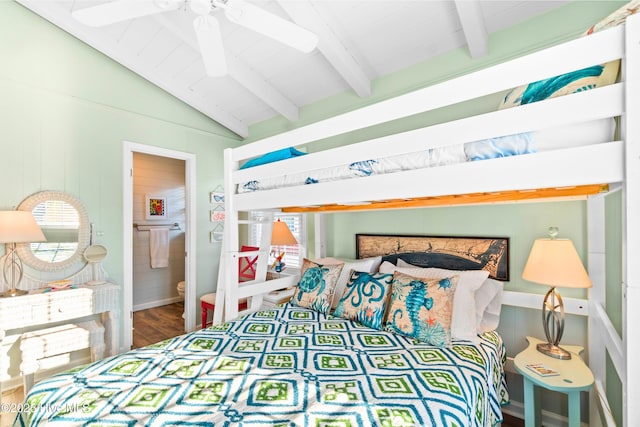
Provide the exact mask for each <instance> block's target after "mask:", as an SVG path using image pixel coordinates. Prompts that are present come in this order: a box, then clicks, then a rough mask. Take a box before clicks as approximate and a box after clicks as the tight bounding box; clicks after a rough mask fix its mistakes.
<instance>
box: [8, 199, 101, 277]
mask: <svg viewBox="0 0 640 427" xmlns="http://www.w3.org/2000/svg"><path fill="white" fill-rule="evenodd" d="M47 200H61V201H63V202H67V203H69V204H70V205H71V206H73V207H74V208H75V209H76V210H77V211H78V217H79V219H80V227H79V229H78V247H77V249H76V251H75V252H74V254H73V255H72V256H70V257H69V258H67V259H65V260H64V261H60V262H47V261H44V260H41V259H40V258H38V257H36V256H35V255H34V254H33V252H31V246H30V245H31V244H30V243H18V244H17V245H16V251H17V253H18V256H19V257H20V259H21V260H22V262H23V263H24V264H26V265H28V266H29V267H31V268H33V269H35V270H38V271H44V272H54V271H60V270H64V269H66V268H69V267H71V266H72V265H74V264H75V263H76V262H78V261H81V260H83V255H82V254H83V253H84V250H85V249H86V248H87V247H88V246H89V241H90V237H91V236H90V234H91V233H90V228H91V227H90V224H89V215H88V214H87V211H86V209H85V208H84V205H83V204H82V202H80V200H78V199H77V198H75V197H73V196H72V195H70V194H69V193H65V192H63V191H55V190H45V191H40V192H38V193H34V194H32V195H30V196H28V197H26V198H25V199H24V200H23V201H22V202H20V205H18V208H17V210H20V211H28V212H32V211H33V209H34V208H35V207H36V206H38V205H39V204H40V203H42V202H45V201H47Z"/></svg>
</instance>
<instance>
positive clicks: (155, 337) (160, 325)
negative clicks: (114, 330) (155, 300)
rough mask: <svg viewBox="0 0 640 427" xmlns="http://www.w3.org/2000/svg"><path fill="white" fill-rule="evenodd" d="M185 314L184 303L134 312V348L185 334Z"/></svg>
mask: <svg viewBox="0 0 640 427" xmlns="http://www.w3.org/2000/svg"><path fill="white" fill-rule="evenodd" d="M183 312H184V303H182V302H176V303H174V304H169V305H163V306H161V307H154V308H149V309H147V310H140V311H136V312H134V313H133V344H132V348H140V347H144V346H145V345H149V344H154V343H157V342H159V341H162V340H166V339H167V338H172V337H175V336H178V335H182V334H184V332H185V331H184V319H183V318H182V313H183Z"/></svg>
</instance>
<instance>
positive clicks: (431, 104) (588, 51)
mask: <svg viewBox="0 0 640 427" xmlns="http://www.w3.org/2000/svg"><path fill="white" fill-rule="evenodd" d="M620 58H621V59H622V76H623V78H622V82H621V83H617V84H615V85H611V86H607V87H604V88H599V89H594V90H590V91H587V92H583V93H579V94H575V95H569V96H564V97H559V98H555V99H551V100H547V101H541V102H538V103H534V104H529V105H525V106H521V107H517V108H511V109H507V110H501V111H495V112H491V113H487V114H482V115H480V116H475V117H469V118H465V119H461V120H455V121H453V122H448V123H443V124H438V125H434V126H430V127H426V128H422V129H418V130H414V131H408V132H403V133H399V134H395V135H390V136H385V137H381V138H376V139H373V140H370V141H365V142H361V143H356V144H352V145H348V146H343V147H339V148H334V149H330V150H326V151H321V152H317V153H311V154H309V155H306V156H302V157H297V158H294V159H288V160H284V161H281V162H277V163H272V164H267V165H263V166H258V167H253V168H250V169H246V170H239V165H240V164H241V162H243V161H244V160H246V159H249V158H252V157H255V156H258V155H262V154H264V153H267V152H270V151H273V150H277V149H281V148H286V147H290V146H300V145H303V144H306V143H309V142H313V141H317V140H320V139H324V138H328V137H331V136H334V135H339V134H343V133H345V132H349V131H352V130H356V129H361V128H366V127H369V126H373V125H376V124H379V123H384V122H388V121H390V120H394V119H398V118H402V117H407V116H410V115H413V114H417V113H421V112H424V111H429V110H434V109H438V108H441V107H445V106H448V105H452V104H455V103H458V102H462V101H466V100H470V99H474V98H478V97H481V96H484V95H488V94H492V93H499V92H502V91H505V90H508V89H510V88H513V87H516V86H519V85H522V84H526V83H529V82H532V81H538V80H541V79H544V78H548V77H552V76H555V75H558V74H562V73H565V72H569V71H572V70H576V69H580V68H584V67H588V66H591V65H593V64H601V63H605V62H608V61H611V60H615V59H620ZM618 116H619V117H621V119H620V126H619V135H620V140H619V141H612V142H608V143H604V144H596V145H590V146H584V147H575V148H569V149H563V150H556V151H553V152H541V153H536V154H529V155H524V156H516V157H508V158H501V159H495V160H484V161H477V162H469V163H464V164H456V165H450V166H444V167H438V168H431V169H421V170H412V171H406V172H398V173H393V174H389V175H378V176H370V177H366V178H356V179H349V180H343V181H337V182H327V183H319V184H314V185H308V186H298V187H289V188H284V189H276V190H265V191H257V192H252V193H243V194H236V193H235V189H236V187H237V185H238V184H239V183H241V182H244V181H248V180H250V179H260V178H266V177H270V176H278V175H283V173H284V171H286V173H295V172H299V171H306V170H311V169H317V165H323V166H327V167H329V166H334V165H338V164H345V163H351V162H353V161H359V160H364V159H363V157H365V159H370V158H376V157H384V156H392V155H398V154H403V153H409V152H412V151H418V150H424V149H425V148H429V147H431V146H434V145H433V144H430V143H429V142H427V143H425V142H424V141H447V142H446V144H452V145H453V144H459V143H463V142H467V141H476V140H480V139H485V138H489V137H492V136H501V135H510V134H515V133H520V132H525V131H532V130H537V129H542V128H545V127H553V126H558V125H562V124H569V123H578V122H582V121H587V120H595V119H600V118H605V117H618ZM628 117H635V118H636V119H635V120H628V119H627V118H628ZM638 117H640V16H632V17H630V18H628V20H627V23H626V25H622V26H618V27H616V28H613V29H609V30H606V31H602V32H599V33H596V34H592V35H590V36H588V37H582V38H580V39H577V40H574V41H571V42H568V43H564V44H561V45H558V46H555V47H551V48H549V49H545V50H542V51H539V52H536V53H532V54H530V55H526V56H524V57H521V58H518V59H514V60H511V61H508V62H505V63H502V64H498V65H495V66H492V67H490V68H487V69H483V70H480V71H477V72H474V73H471V74H468V75H464V76H461V77H456V78H453V79H451V80H449V81H445V82H443V83H439V84H436V85H433V86H430V87H427V88H424V89H421V90H418V91H415V92H412V93H408V94H406V95H401V96H398V97H396V98H393V99H389V100H386V101H382V102H379V103H377V104H374V105H371V106H367V107H363V108H361V109H358V110H355V111H351V112H348V113H344V114H341V115H338V116H336V117H332V118H329V119H326V120H323V121H320V122H317V123H313V124H310V125H307V126H304V127H301V128H298V129H295V130H292V131H289V132H286V133H283V134H279V135H275V136H272V137H268V138H265V139H263V140H260V141H257V142H254V143H251V144H247V145H244V146H241V147H238V148H234V149H227V150H226V151H225V198H226V218H225V229H224V240H223V249H222V255H221V263H220V275H219V280H218V292H217V298H218V299H217V301H216V305H217V306H218V307H224V313H223V310H216V311H215V316H216V318H215V319H214V322H220V321H221V320H222V318H224V319H225V320H228V319H231V318H234V317H236V316H237V315H238V299H239V298H245V297H252V298H251V304H250V307H249V310H256V309H258V308H259V307H260V305H261V303H262V294H265V293H267V292H270V291H273V290H277V289H281V288H284V287H288V286H292V285H294V284H295V280H296V278H295V277H285V278H280V279H277V280H270V281H268V282H265V281H264V280H265V275H266V270H267V266H266V254H267V252H266V251H267V250H268V248H269V241H268V240H269V237H268V236H270V232H266V233H264V235H265V236H263V239H262V240H263V241H262V245H261V248H262V249H261V250H260V251H256V252H254V253H245V254H244V255H251V254H253V255H255V254H261V256H260V258H261V259H262V260H263V261H262V262H260V263H259V265H258V272H257V276H256V277H257V279H256V280H255V281H253V282H245V283H243V284H242V285H240V286H238V272H237V258H238V252H237V250H238V248H239V225H241V224H246V223H248V221H242V220H240V216H239V213H240V212H246V211H251V210H263V211H265V210H266V211H268V210H278V209H280V208H284V207H290V206H315V205H327V204H351V203H353V202H360V201H372V200H384V199H411V198H416V197H426V196H445V195H463V194H469V193H479V192H488V193H491V192H503V191H507V190H530V189H538V188H554V187H570V186H579V185H585V184H603V183H606V184H609V185H610V190H611V191H622V192H623V205H624V206H623V218H622V224H623V229H622V242H621V244H622V245H623V257H624V259H623V270H624V271H623V285H624V301H623V302H622V306H623V323H624V325H623V334H622V337H620V336H619V335H618V334H617V332H616V330H615V328H614V327H613V325H612V323H611V321H610V320H609V318H608V316H607V314H606V311H605V309H604V307H605V285H606V284H605V248H604V242H605V223H604V205H605V203H604V197H603V196H602V195H596V196H592V197H589V198H588V199H587V200H588V201H587V205H588V208H587V209H588V246H589V248H588V249H589V259H588V263H589V274H590V276H591V279H592V281H593V288H592V289H591V291H590V293H589V299H588V301H586V300H578V299H575V300H570V299H569V301H568V304H567V306H568V307H567V312H569V313H575V314H582V315H588V316H589V320H588V325H589V345H588V347H589V364H590V367H591V369H592V370H593V372H594V375H595V377H596V387H595V393H592V401H591V403H592V404H591V405H590V406H591V417H590V419H591V420H592V423H595V424H598V420H599V419H600V418H599V415H598V414H599V413H598V410H597V408H598V407H600V408H604V410H603V411H602V413H601V415H602V417H603V418H604V419H605V420H607V423H613V421H612V417H611V415H610V413H609V412H608V411H607V408H608V405H607V402H606V393H605V392H606V390H605V384H606V377H605V376H606V367H605V366H606V354H607V352H608V354H609V356H610V358H611V360H612V362H613V364H614V366H615V369H616V370H617V374H618V376H619V377H620V379H621V381H622V384H623V398H624V402H623V408H624V414H623V417H624V425H626V426H633V425H637V423H638V422H639V421H640V405H638V404H636V403H635V402H638V401H640V364H638V363H629V357H628V355H636V354H640V338H638V339H633V337H632V336H631V334H629V327H628V326H629V325H633V324H638V323H640V310H638V309H637V307H640V263H638V262H627V261H626V260H630V261H632V260H637V259H639V258H640V221H639V220H638V218H640V120H638ZM362 153H366V154H362ZM567 165H570V166H569V167H567ZM522 171H527V173H526V174H525V173H522ZM462 175H464V176H465V177H466V178H467V179H465V180H459V179H456V178H457V177H459V176H462ZM505 176H508V177H509V179H504V177H505ZM427 183H431V184H427ZM353 195H357V200H354V199H353V197H354V196H353ZM318 222H319V223H322V221H318ZM264 228H265V229H266V231H269V230H270V222H269V223H267V222H265V224H264ZM318 231H321V230H318ZM267 235H268V236H267ZM316 238H318V236H317V237H316ZM319 238H320V239H323V237H319ZM316 247H318V248H322V247H324V246H323V242H322V241H320V242H316ZM316 255H318V254H316ZM618 285H619V284H617V283H610V284H609V286H618ZM541 300H542V297H541V296H540V295H530V294H526V293H519V292H507V293H506V295H505V304H508V305H514V306H520V307H529V308H539V307H540V305H541ZM634 308H635V310H634ZM636 338H637V337H636ZM605 349H606V350H605Z"/></svg>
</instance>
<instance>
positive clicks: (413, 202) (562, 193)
mask: <svg viewBox="0 0 640 427" xmlns="http://www.w3.org/2000/svg"><path fill="white" fill-rule="evenodd" d="M607 191H609V185H608V184H593V185H580V186H574V187H562V188H539V189H534V190H511V191H500V192H495V193H470V194H459V195H453V196H436V197H415V198H412V199H393V200H385V201H379V200H376V201H372V202H362V203H361V204H349V205H339V204H331V205H323V206H289V207H286V208H282V212H336V211H338V212H340V211H364V210H377V209H401V208H422V207H435V206H451V205H471V204H480V203H505V202H519V201H535V200H544V199H549V198H570V197H583V196H585V197H586V196H591V195H594V194H600V193H605V192H607Z"/></svg>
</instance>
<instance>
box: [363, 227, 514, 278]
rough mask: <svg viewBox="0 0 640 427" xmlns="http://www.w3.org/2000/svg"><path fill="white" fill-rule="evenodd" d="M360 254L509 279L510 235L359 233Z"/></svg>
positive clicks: (391, 260) (421, 265) (365, 256)
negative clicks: (481, 271) (459, 235)
mask: <svg viewBox="0 0 640 427" xmlns="http://www.w3.org/2000/svg"><path fill="white" fill-rule="evenodd" d="M356 254H357V257H358V258H368V257H374V256H382V257H383V260H386V261H390V262H392V263H394V264H396V262H397V259H398V258H401V259H402V260H404V261H405V262H408V263H409V264H412V265H415V266H419V267H439V268H446V269H450V270H487V271H488V272H489V277H491V278H493V279H496V280H502V281H507V280H509V238H508V237H457V236H455V237H442V236H404V235H382V234H356Z"/></svg>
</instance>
